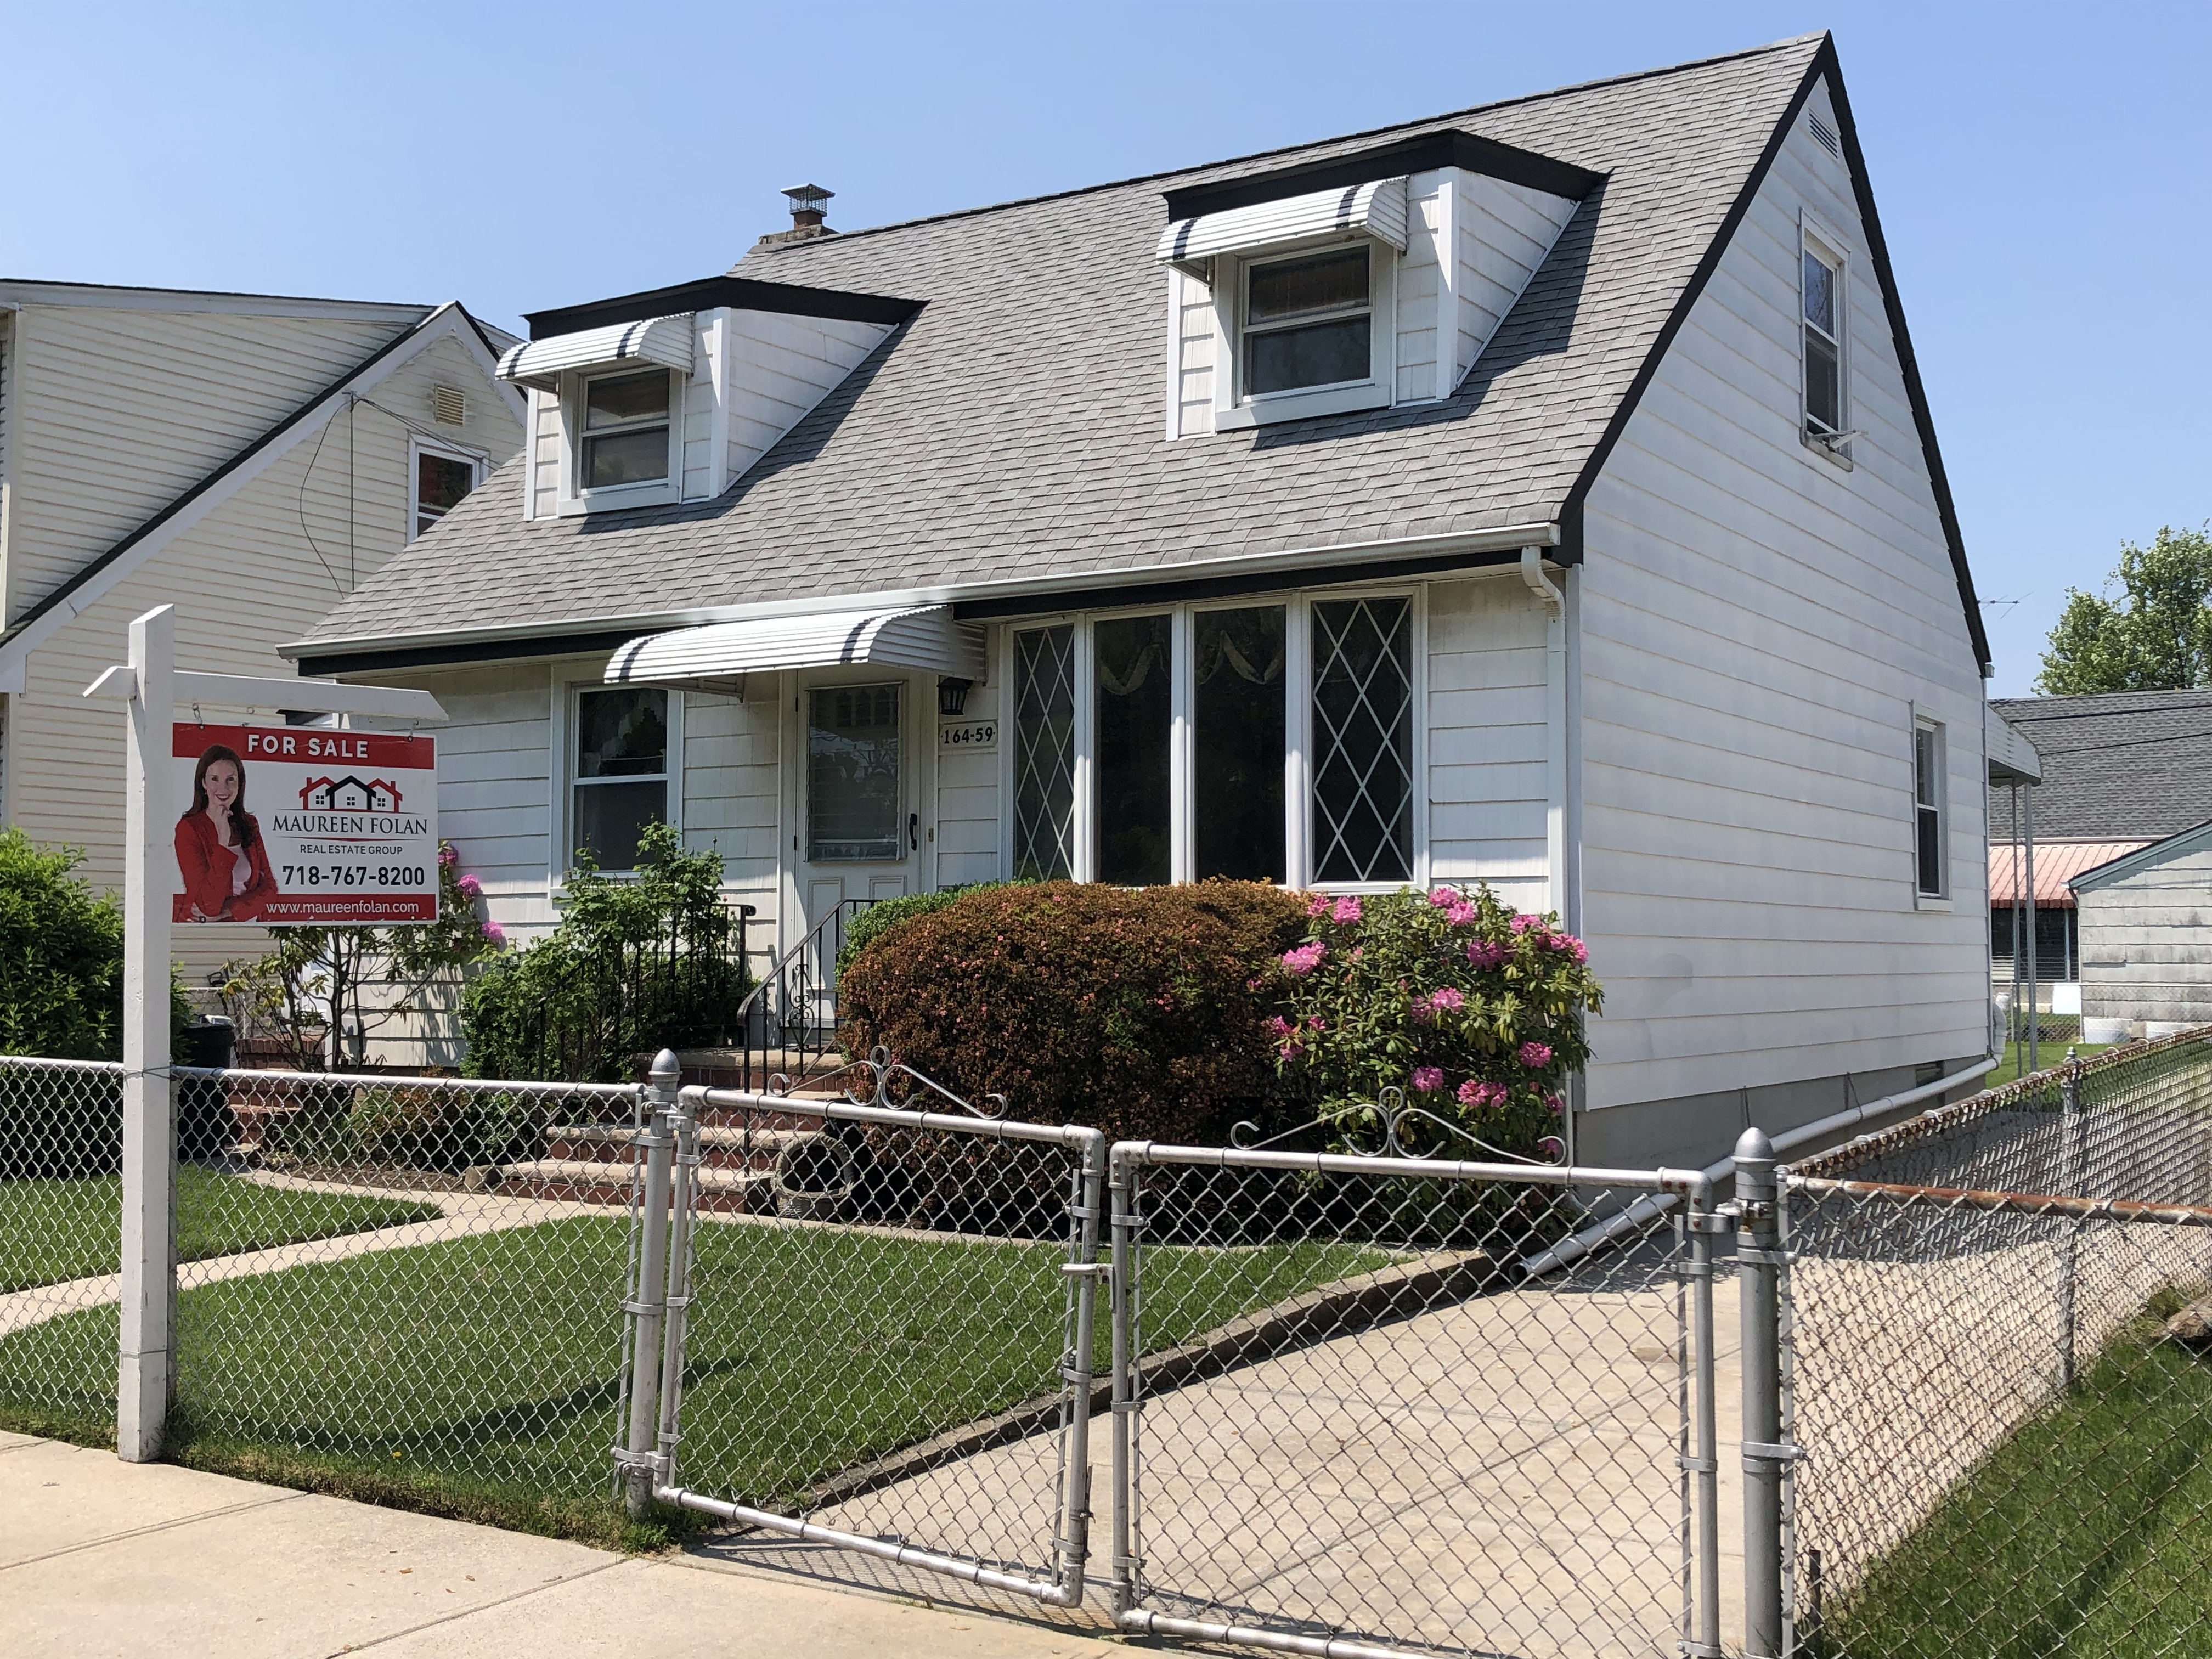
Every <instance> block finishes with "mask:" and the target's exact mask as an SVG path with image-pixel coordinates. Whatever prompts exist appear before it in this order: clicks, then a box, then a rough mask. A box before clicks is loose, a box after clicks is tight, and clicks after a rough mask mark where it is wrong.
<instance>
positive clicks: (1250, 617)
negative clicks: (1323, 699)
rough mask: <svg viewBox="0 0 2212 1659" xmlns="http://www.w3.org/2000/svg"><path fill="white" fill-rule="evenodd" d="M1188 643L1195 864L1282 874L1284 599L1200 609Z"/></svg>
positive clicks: (1218, 870) (1199, 873) (1213, 872)
mask: <svg viewBox="0 0 2212 1659" xmlns="http://www.w3.org/2000/svg"><path fill="white" fill-rule="evenodd" d="M1192 644H1193V653H1194V657H1195V659H1196V660H1195V661H1194V663H1193V665H1192V672H1191V681H1192V687H1191V691H1192V710H1191V712H1192V715H1193V718H1194V722H1195V726H1196V731H1195V734H1194V744H1195V748H1194V754H1193V756H1192V795H1193V803H1192V809H1193V810H1192V818H1193V823H1192V826H1191V827H1192V830H1193V850H1194V853H1195V854H1196V857H1197V868H1196V869H1195V871H1194V872H1193V873H1194V875H1195V876H1196V877H1197V878H1198V879H1200V881H1203V880H1205V879H1206V877H1208V876H1232V877H1235V878H1237V879H1239V880H1245V881H1263V880H1264V881H1273V882H1280V881H1281V880H1283V878H1284V874H1283V870H1284V857H1283V607H1282V606H1281V605H1255V606H1253V607H1251V608H1250V609H1248V610H1238V611H1200V612H1199V613H1198V614H1197V616H1196V617H1194V618H1193V623H1192Z"/></svg>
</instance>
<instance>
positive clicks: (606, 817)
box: [570, 685, 669, 870]
mask: <svg viewBox="0 0 2212 1659" xmlns="http://www.w3.org/2000/svg"><path fill="white" fill-rule="evenodd" d="M668 777H669V731H668V693H667V692H665V691H664V690H659V688H658V687H654V686H642V685H638V686H631V685H625V686H616V687H611V688H609V689H608V690H592V691H580V692H578V693H577V694H576V756H575V772H574V781H573V783H572V785H571V787H570V793H571V804H572V805H571V811H572V818H571V822H572V826H573V829H574V839H575V844H576V847H577V848H578V849H579V850H580V851H588V852H589V853H590V854H591V855H592V857H593V858H594V859H596V860H598V861H599V868H601V869H602V870H632V869H635V868H636V867H637V845H638V841H639V838H640V837H641V836H643V835H644V834H645V827H646V825H647V824H649V823H665V822H667V819H668Z"/></svg>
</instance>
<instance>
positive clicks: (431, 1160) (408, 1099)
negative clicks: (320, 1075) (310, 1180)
mask: <svg viewBox="0 0 2212 1659" xmlns="http://www.w3.org/2000/svg"><path fill="white" fill-rule="evenodd" d="M297 1104H298V1107H299V1109H298V1110H297V1111H295V1112H291V1113H288V1114H285V1115H281V1116H279V1117H277V1118H276V1119H275V1120H274V1121H272V1122H271V1123H270V1127H269V1129H268V1132H267V1133H268V1139H267V1142H266V1143H265V1144H266V1146H267V1149H268V1150H269V1151H270V1152H278V1153H281V1154H283V1156H285V1157H287V1158H295V1159H297V1160H299V1161H300V1162H301V1163H303V1164H313V1165H322V1166H339V1167H347V1168H360V1167H362V1166H364V1165H368V1166H375V1167H379V1168H389V1169H400V1170H443V1171H449V1172H450V1171H453V1170H466V1169H469V1168H471V1167H472V1166H474V1165H477V1164H506V1163H510V1162H512V1161H513V1159H515V1158H520V1157H522V1156H524V1155H525V1153H526V1150H527V1149H528V1148H529V1147H531V1146H533V1145H534V1144H535V1143H536V1141H537V1139H538V1132H539V1131H540V1130H541V1129H542V1128H543V1127H544V1114H543V1112H542V1111H541V1109H539V1108H538V1105H537V1104H536V1103H534V1102H532V1101H531V1100H530V1099H529V1098H527V1097H525V1096H522V1095H519V1094H509V1093H507V1092H506V1091H496V1092H495V1091H481V1092H479V1091H474V1090H469V1091H463V1090H459V1089H441V1088H438V1087H436V1086H435V1085H407V1084H404V1083H394V1084H377V1085H368V1086H363V1085H354V1084H307V1085H302V1086H301V1090H300V1091H299V1095H298V1097H297Z"/></svg>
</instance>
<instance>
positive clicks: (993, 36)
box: [0, 0, 2212, 695]
mask: <svg viewBox="0 0 2212 1659" xmlns="http://www.w3.org/2000/svg"><path fill="white" fill-rule="evenodd" d="M1820 28H1828V29H1832V30H1833V31H1834V33H1835V34H1836V37H1837V43H1838V48H1839V50H1840V51H1841V52H1842V57H1843V65H1844V77H1845V82H1846V84H1847V85H1848V87H1849V88H1850V94H1851V99H1852V103H1853V106H1854V108H1855V110H1856V112H1857V116H1858V119H1859V124H1860V133H1861V138H1862V140H1863V143H1864V145H1865V149H1866V154H1867V158H1868V166H1869V172H1870V173H1871V174H1872V177H1873V181H1874V185H1875V194H1876V197H1877V199H1878V201H1879V202H1880V204H1881V210H1882V216H1883V222H1884V225H1885V227H1886V228H1887V232H1888V235H1889V241H1890V247H1891V252H1892V255H1893V258H1894V260H1895V264H1896V267H1897V273H1898V279H1899V285H1900V287H1901V289H1902V290H1903V294H1904V299H1905V308H1906V313H1907V315H1908V317H1909V318H1910V319H1911V325H1912V330H1913V336H1914V341H1915V343H1916V345H1917V349H1918V350H1919V354H1920V361H1921V366H1922V371H1923V375H1924V376H1925V379H1926V380H1927V384H1928V390H1929V398H1930V401H1931V402H1932V404H1933V405H1934V408H1935V413H1936V422H1937V429H1938V432H1939V433H1940V435H1941V436H1942V442H1943V449H1944V455H1945V459H1946V461H1947V463H1948V466H1949V469H1950V473H1951V478H1952V482H1953V487H1954V491H1955V493H1956V495H1957V498H1958V502H1959V509H1960V518H1961V520H1962V522H1963V524H1964V526H1965V529H1966V541H1967V547H1968V550H1969V552H1970V553H1971V555H1972V559H1973V562H1974V568H1975V574H1976V580H1977V581H1978V584H1979V586H1980V589H1981V592H1982V595H1983V597H1984V599H1986V600H1991V601H2007V602H2010V603H2001V604H1991V605H1989V606H1988V607H1987V609H1986V611H1985V615H1986V617H1987V620H1988V622H1989V625H1990V639H1991V642H1992V644H1993V646H1994V647H1995V649H1996V657H1997V671H1996V679H1995V681H1994V682H1993V684H1992V688H1991V689H1992V690H1993V691H1994V692H1996V693H1997V694H1999V695H2016V694H2019V693H2021V692H2023V691H2025V690H2027V685H2028V682H2029V681H2030V680H2031V679H2032V678H2033V676H2034V673H2035V670H2036V666H2037V660H2036V659H2037V655H2038V653H2039V650H2040V647H2041V643H2042V639H2043V635H2044V634H2045V631H2046V630H2047V629H2048V628H2049V626H2050V623H2051V619H2052V618H2053V617H2055V616H2056V615H2057V610H2058V607H2059V605H2060V604H2061V603H2062V600H2063V591H2064V589H2065V588H2066V587H2067V586H2069V585H2073V586H2096V585H2097V584H2098V583H2099V582H2100V580H2102V579H2103V576H2104V574H2105V573H2106V571H2107V570H2108V569H2109V568H2111V566H2112V562H2113V559H2114V556H2115V554H2116V552H2117V550H2118V545H2119V544H2120V543H2121V542H2122V541H2123V540H2124V539H2134V540H2138V541H2148V539H2149V538H2150V537H2151V536H2152V534H2153V533H2154V532H2155V531H2156V530H2157V528H2158V526H2160V525H2161V524H2174V525H2195V524H2197V523H2199V522H2201V521H2203V520H2205V519H2207V518H2212V412H2208V411H2212V395H2208V394H2212V304H2208V300H2209V299H2212V295H2208V291H2207V276H2206V273H2207V270H2208V269H2212V260H2208V258H2207V255H2208V246H2207V245H2208V240H2212V230H2209V229H2208V226H2212V212H2208V207H2212V199H2208V198H2212V187H2209V185H2212V165H2208V164H2212V124H2208V123H2207V122H2206V121H2205V119H2204V117H2203V107H2204V96H2205V84H2206V70H2207V69H2208V67H2212V7H2207V6H2205V5H2203V3H2201V0H2197V3H2190V4H2171V5H2169V4H2107V5H2100V6H2093V7H2092V6H2086V5H2084V6H2037V5H2030V4H2022V3H2010V4H2004V5H1987V6H1984V5H1971V4H1959V3H1951V4H1944V3H1926V0H1923V3H1917V4H1906V5H1875V4H1864V3H1832V4H1826V5H1804V4H1796V3H1771V4H1708V3H1693V0H1674V3H1668V4H1665V5H1660V4H1598V3H1583V4H1554V5H1534V6H1532V5H1530V4H1528V3H1527V0H1515V3H1483V4H1468V3H1458V4H1455V3H1449V0H1443V3H1437V4H1434V5H1431V6H1410V5H1405V4H1392V5H1387V6H1386V5H1361V4H1358V3H1346V0H1335V3H1327V4H1309V3H1304V0H1269V3H1267V4H1264V5H1262V4H1258V3H1253V0H1240V3H1234V4H1230V3H1196V0H1180V3H1167V4H1156V3H1135V0H1125V3H1115V4H1071V3H1063V4H1029V5H988V4H975V3H937V4H930V5H913V4H909V5H900V6H883V5H861V4H846V5H834V6H833V5H819V6H813V7H801V6H795V5H778V6H750V5H720V6H708V5H678V4H653V3H633V4H629V5H619V6H617V5H610V4H605V3H600V4H596V5H581V4H573V3H567V0H539V3H532V4H527V5H522V4H513V5H505V4H502V5H493V4H466V3H461V4H448V5H446V6H443V7H440V8H436V9H431V8H427V7H424V8H409V9H398V8H381V7H380V8H367V7H359V6H349V7H339V6H329V5H324V6H307V5H300V4H294V5H291V6H287V7H281V8H280V7H274V6H263V7H237V6H221V5H211V4H203V5H195V6H191V7H189V8H188V7H181V6H175V5H161V6H137V7H134V6H115V5H99V4H73V5H68V6H63V5H58V4H55V3H52V0H42V3H40V4H38V5H35V6H33V5H22V4H15V3H0V40H4V41H5V42H6V58H7V59H8V63H9V75H8V81H9V92H8V95H7V97H6V98H5V99H4V100H0V153H4V154H5V155H8V156H9V159H10V162H11V165H10V166H9V169H8V174H9V176H8V184H7V187H6V192H5V196H4V198H0V274H4V275H7V276H19V277H43V278H50V279H56V280H68V281H80V282H98V283H150V284H159V285H165V286H175V287H188V288H217V289H252V290H261V291H267V292H274V293H292V294H314V295H345V296H349V297H357V298H370V299H392V300H424V301H429V300H442V299H447V298H458V299H460V300H462V301H465V302H466V303H467V304H468V305H469V306H470V307H471V308H472V309H474V310H476V311H477V312H478V313H480V314H482V315H483V316H485V317H488V318H489V319H492V320H494V321H495V322H498V323H501V324H503V325H507V326H510V327H513V326H519V320H518V319H519V315H520V313H521V312H523V311H525V310H535V309H538V308H539V307H545V306H553V305H562V304H567V303H570V302H573V301H580V300H586V299H591V298H595V297H598V296H600V295H607V294H617V293H623V292H627V291H629V290H632V289H644V288H652V287H656V286H659V285H660V284H662V283H672V282H680V281H683V280H685V279H687V278H690V277H694V276H704V275H707V274H708V273H711V272H714V271H717V270H723V269H726V267H727V266H728V265H729V264H731V263H732V261H733V260H734V259H735V258H737V257H738V254H740V253H741V252H744V248H745V247H746V246H747V245H748V244H749V243H750V241H751V240H752V238H753V237H754V236H756V235H757V234H759V233H761V232H762V231H765V230H770V229H774V228H777V227H778V226H779V225H780V224H781V223H784V222H786V221H785V219H784V217H783V210H782V200H781V197H779V196H778V194H777V191H778V190H779V189H780V188H781V186H783V185H790V184H796V183H799V182H800V181H801V180H805V179H812V180H816V181H818V182H820V183H822V184H823V185H829V187H830V188H832V189H834V190H835V191H836V192H837V199H836V203H835V204H834V210H833V212H832V214H831V219H830V222H831V223H833V224H836V225H840V226H843V227H846V228H856V227H859V226H861V225H867V224H876V223H881V222H885V221H888V220H894V219H904V218H911V217H914V216H917V215H921V214H927V213H934V212H939V211H941V210H948V209H955V208H962V207H969V206H974V205H976V204H982V203H987V202H993V201H999V200H1004V199H1006V198H1008V197H1018V196H1026V195H1033V194H1036V193H1038V192H1042V191H1054V190H1060V189H1066V188H1071V187H1074V186H1078V185H1086V184H1093V183H1097V182H1100V181H1102V180H1105V179H1115V178H1121V177H1127V176H1128V175H1131V174H1136V173H1149V172H1154V171H1158V170H1163V169H1166V168H1169V167H1178V166H1185V165H1189V164H1191V163H1194V162H1198V161H1208V160H1212V159H1216V158H1218V157H1222V156H1227V155H1238V154H1242V153H1243V152H1246V151H1249V150H1256V149H1267V148H1270V147H1273V146H1274V145H1279V144H1285V143H1294V142H1297V141H1298V140H1302V139H1309V138H1316V137H1326V136H1328V135H1331V134H1334V133H1340V132H1347V131H1357V130H1359V129H1362V128H1366V127H1371V126H1379V125H1387V124H1389V123H1390V122H1394V121H1401V120H1408V119H1412V118H1416V117H1419V116H1424V115H1430V114H1435V113H1438V112H1443V111H1446V110H1450V109H1455V108H1459V107H1462V106H1466V105H1469V104H1475V103H1480V102H1482V101H1484V100H1488V99H1493V98H1501V97H1510V96H1513V95H1515V94H1521V93H1526V92H1532V91H1536V90H1539V89H1541V88H1546V87H1550V86H1557V85H1561V84H1565V83H1567V82H1576V81H1585V80H1590V79H1594V78H1596V77H1599V76H1607V75H1614V74H1620V73H1622V72H1625V71H1629V70H1638V69H1645V68H1650V67H1654V66H1656V65H1659V64H1668V63H1674V62H1679V61H1680V60H1682V59H1685V58H1697V57H1702V56H1705V55H1707V54H1710V53H1713V52H1727V51H1731V50H1735V49H1737V48H1740V47H1743V46H1753V45H1757V44H1759V43H1760V42H1763V41H1766V40H1778V39H1781V38H1784V37H1785V36H1789V35H1794V34H1801V33H1808V32H1810V31H1813V30H1816V29H1820Z"/></svg>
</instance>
